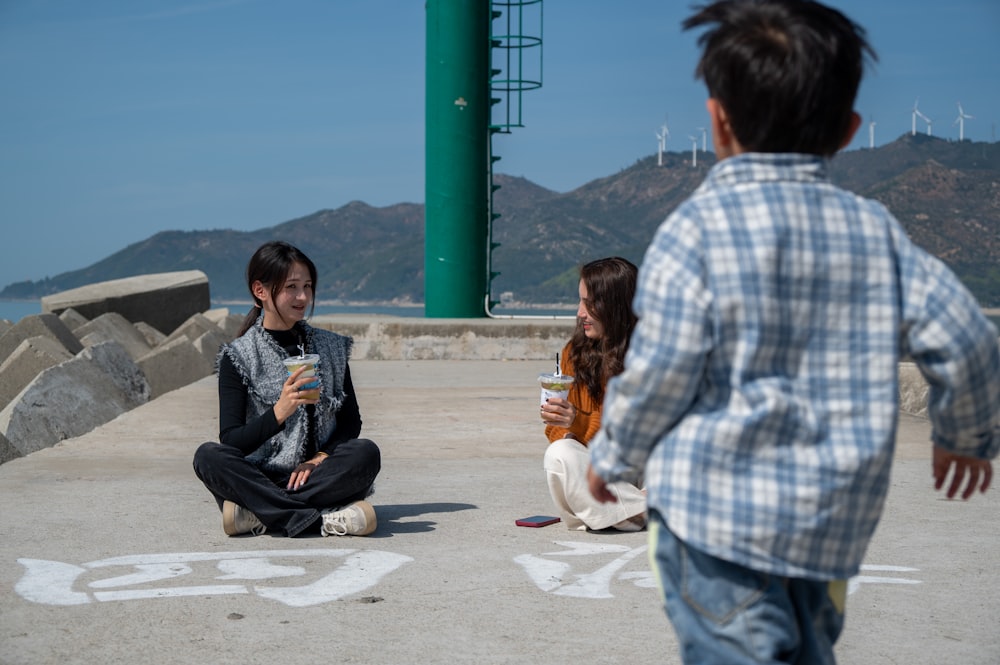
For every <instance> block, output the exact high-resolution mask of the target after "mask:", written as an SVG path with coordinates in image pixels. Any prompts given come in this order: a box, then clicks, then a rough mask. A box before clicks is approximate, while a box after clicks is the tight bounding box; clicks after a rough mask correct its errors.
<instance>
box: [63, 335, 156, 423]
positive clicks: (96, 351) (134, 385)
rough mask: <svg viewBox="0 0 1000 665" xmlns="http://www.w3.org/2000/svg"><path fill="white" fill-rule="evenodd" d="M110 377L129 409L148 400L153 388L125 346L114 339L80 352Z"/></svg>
mask: <svg viewBox="0 0 1000 665" xmlns="http://www.w3.org/2000/svg"><path fill="white" fill-rule="evenodd" d="M80 356H81V357H83V358H87V359H88V360H90V361H91V362H93V363H94V364H95V365H97V366H98V367H100V368H101V369H102V370H104V371H105V373H107V375H108V376H110V377H111V380H112V381H114V383H115V385H116V386H118V388H119V390H121V391H122V394H123V395H125V400H126V402H127V404H128V406H129V408H130V409H132V408H135V407H137V406H139V405H140V404H145V403H146V402H148V401H149V399H150V396H151V395H152V393H153V389H152V388H151V387H150V386H149V381H147V380H146V375H145V374H143V373H142V370H141V369H139V366H138V365H137V364H135V361H133V360H132V358H131V357H130V355H129V353H128V352H127V351H126V350H125V348H124V347H123V346H122V345H121V344H119V343H118V342H116V341H114V340H108V341H107V342H101V343H100V344H95V345H94V346H90V347H87V348H86V349H84V350H83V351H81V352H80Z"/></svg>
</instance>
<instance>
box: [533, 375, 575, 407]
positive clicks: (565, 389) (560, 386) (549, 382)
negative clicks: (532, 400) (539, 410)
mask: <svg viewBox="0 0 1000 665" xmlns="http://www.w3.org/2000/svg"><path fill="white" fill-rule="evenodd" d="M538 382H539V383H540V384H541V385H542V404H545V400H547V399H550V398H552V397H562V398H563V399H566V398H567V397H569V389H570V386H572V385H573V377H572V376H570V375H569V374H539V375H538Z"/></svg>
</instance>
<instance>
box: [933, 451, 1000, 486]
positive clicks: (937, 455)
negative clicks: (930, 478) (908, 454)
mask: <svg viewBox="0 0 1000 665" xmlns="http://www.w3.org/2000/svg"><path fill="white" fill-rule="evenodd" d="M952 467H954V468H955V472H954V474H953V475H952V477H951V484H950V485H949V486H948V491H947V492H946V493H945V495H946V496H947V497H948V498H949V499H952V498H954V497H955V494H957V493H958V491H959V489H961V487H962V483H963V482H965V483H966V485H965V491H963V492H962V498H963V499H968V498H969V497H970V496H972V494H973V493H974V492H975V491H976V486H977V485H978V486H979V491H980V492H985V491H986V490H987V489H989V487H990V481H992V480H993V464H992V463H991V462H990V461H989V460H985V459H979V458H978V457H967V456H965V455H957V454H955V453H953V452H951V451H950V450H947V449H945V448H942V447H940V446H934V461H933V470H934V489H936V490H939V489H941V488H942V487H943V486H944V481H945V479H946V478H947V476H948V471H949V470H950V469H951V468H952Z"/></svg>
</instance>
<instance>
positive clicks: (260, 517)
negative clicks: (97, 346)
mask: <svg viewBox="0 0 1000 665" xmlns="http://www.w3.org/2000/svg"><path fill="white" fill-rule="evenodd" d="M246 277H247V286H248V288H249V290H250V294H251V296H252V297H253V301H254V306H253V308H252V309H251V310H250V313H249V314H248V315H247V318H246V321H245V322H244V325H243V328H242V330H241V331H240V334H239V335H238V336H237V338H236V339H235V340H234V341H233V342H231V343H229V344H226V345H224V346H223V347H222V350H221V352H220V354H219V359H218V371H219V430H220V434H219V438H220V443H215V442H208V443H204V444H202V445H201V446H199V447H198V449H197V451H196V452H195V456H194V470H195V473H196V474H197V476H198V478H200V479H201V481H202V482H203V483H205V487H206V488H208V490H209V491H210V492H211V493H212V495H213V496H214V497H215V500H216V502H217V503H218V504H219V508H220V510H221V511H222V526H223V530H224V531H225V533H226V534H227V535H230V536H235V535H239V534H244V533H250V534H253V535H259V534H261V533H264V532H265V531H268V532H271V533H274V534H277V535H284V536H298V535H303V534H309V533H317V534H322V535H324V536H334V535H336V536H344V535H355V536H364V535H368V534H369V533H371V532H372V531H374V530H375V527H376V516H375V510H374V508H372V506H371V504H370V503H368V502H367V501H365V500H364V499H365V498H366V497H368V496H369V495H370V494H371V493H372V491H373V489H374V482H375V476H376V475H378V472H379V470H380V468H381V457H380V453H379V449H378V446H376V445H375V443H373V442H372V441H370V440H368V439H362V438H359V436H360V434H361V415H360V412H359V410H358V401H357V396H356V395H355V392H354V385H353V383H352V382H351V370H350V367H349V366H348V359H349V357H350V354H351V346H352V343H353V341H352V339H351V338H350V337H345V336H343V335H338V334H336V333H332V332H329V331H326V330H319V329H317V328H313V327H312V326H310V325H309V324H308V323H306V321H305V319H306V317H307V316H309V315H311V314H312V311H313V296H314V293H315V288H316V266H315V265H314V264H313V262H312V261H311V260H309V258H308V257H307V256H306V255H305V254H303V253H302V252H301V251H300V250H298V249H297V248H295V247H293V246H292V245H289V244H288V243H285V242H277V241H275V242H268V243H266V244H264V245H262V246H261V247H260V248H259V249H258V250H257V251H256V252H255V253H254V255H253V257H252V258H251V259H250V263H249V264H248V265H247V274H246ZM303 353H308V354H316V355H318V356H319V363H318V364H317V365H316V377H306V376H303V372H304V370H305V368H304V367H300V368H299V369H297V370H296V371H295V372H294V373H293V374H291V375H290V376H289V375H288V373H287V370H286V369H285V365H284V364H283V362H282V361H283V360H284V359H286V358H288V357H290V356H299V355H302V354H303ZM317 377H318V379H319V395H318V397H316V395H315V394H314V393H304V392H303V388H304V387H305V386H306V385H307V384H311V383H312V382H314V381H316V379H317ZM310 388H311V386H310Z"/></svg>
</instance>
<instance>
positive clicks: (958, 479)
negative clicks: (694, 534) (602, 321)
mask: <svg viewBox="0 0 1000 665" xmlns="http://www.w3.org/2000/svg"><path fill="white" fill-rule="evenodd" d="M933 464H934V489H936V490H939V489H941V488H942V487H943V486H944V481H945V478H946V477H947V476H948V471H949V469H951V468H952V467H954V468H955V472H954V475H952V477H951V484H950V485H949V486H948V491H947V493H946V495H947V497H948V498H949V499H953V498H954V497H955V494H957V493H958V491H959V490H960V489H961V487H962V483H963V482H964V483H966V485H965V491H963V492H962V498H963V499H968V498H969V497H970V496H972V494H973V493H974V492H975V491H976V486H977V485H978V486H979V491H980V492H985V491H986V490H987V489H989V486H990V481H991V480H993V464H992V463H991V462H990V461H989V460H985V459H979V458H977V457H966V456H965V455H956V454H955V453H953V452H951V451H950V450H946V449H944V448H942V447H940V446H934V462H933ZM591 488H593V485H591ZM591 492H593V489H591Z"/></svg>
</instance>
